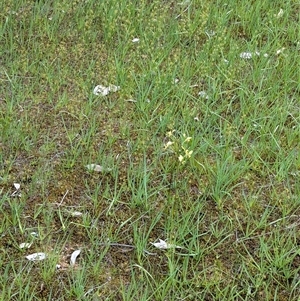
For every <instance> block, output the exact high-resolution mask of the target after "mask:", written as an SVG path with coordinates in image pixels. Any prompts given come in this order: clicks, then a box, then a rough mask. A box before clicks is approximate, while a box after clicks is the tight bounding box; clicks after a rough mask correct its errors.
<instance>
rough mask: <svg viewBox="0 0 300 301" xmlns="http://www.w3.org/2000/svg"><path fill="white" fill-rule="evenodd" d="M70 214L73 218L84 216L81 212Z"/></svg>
mask: <svg viewBox="0 0 300 301" xmlns="http://www.w3.org/2000/svg"><path fill="white" fill-rule="evenodd" d="M70 214H71V215H72V216H73V217H78V216H82V212H79V211H73V212H70Z"/></svg>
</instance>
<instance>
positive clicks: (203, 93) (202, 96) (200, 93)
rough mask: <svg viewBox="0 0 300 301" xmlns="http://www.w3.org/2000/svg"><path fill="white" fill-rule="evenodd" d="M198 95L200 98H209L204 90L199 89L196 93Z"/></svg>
mask: <svg viewBox="0 0 300 301" xmlns="http://www.w3.org/2000/svg"><path fill="white" fill-rule="evenodd" d="M198 95H199V96H200V97H201V98H205V99H209V96H208V95H207V93H206V92H205V91H200V92H199V93H198Z"/></svg>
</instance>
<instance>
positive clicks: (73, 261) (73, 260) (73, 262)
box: [70, 250, 81, 265]
mask: <svg viewBox="0 0 300 301" xmlns="http://www.w3.org/2000/svg"><path fill="white" fill-rule="evenodd" d="M80 252H81V250H76V251H74V252H73V253H72V255H71V259H70V265H74V264H75V263H76V259H77V257H78V255H79V254H80Z"/></svg>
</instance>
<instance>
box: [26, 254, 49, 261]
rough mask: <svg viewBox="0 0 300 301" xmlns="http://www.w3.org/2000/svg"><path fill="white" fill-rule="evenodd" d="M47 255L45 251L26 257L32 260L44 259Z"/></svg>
mask: <svg viewBox="0 0 300 301" xmlns="http://www.w3.org/2000/svg"><path fill="white" fill-rule="evenodd" d="M46 257H47V255H46V254H45V253H33V254H30V255H28V256H26V258H27V259H28V260H30V261H37V260H44V259H45V258H46Z"/></svg>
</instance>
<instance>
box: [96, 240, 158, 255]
mask: <svg viewBox="0 0 300 301" xmlns="http://www.w3.org/2000/svg"><path fill="white" fill-rule="evenodd" d="M98 245H99V246H105V247H121V248H130V249H136V246H133V245H127V244H119V243H115V242H112V243H109V242H107V243H105V242H101V243H99V244H98ZM143 251H144V253H146V254H147V255H157V254H156V253H151V252H149V251H147V250H145V249H144V250H143Z"/></svg>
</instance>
